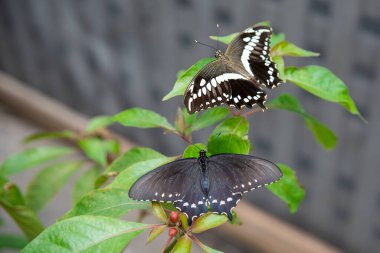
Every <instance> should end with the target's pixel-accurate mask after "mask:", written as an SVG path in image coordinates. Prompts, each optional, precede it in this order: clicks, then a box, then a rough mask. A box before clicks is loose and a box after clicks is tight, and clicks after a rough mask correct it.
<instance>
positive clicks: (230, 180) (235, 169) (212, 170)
mask: <svg viewBox="0 0 380 253" xmlns="http://www.w3.org/2000/svg"><path fill="white" fill-rule="evenodd" d="M208 173H209V178H210V192H209V201H210V211H211V212H215V213H219V214H221V213H224V214H226V215H227V216H228V217H229V218H230V219H231V218H232V213H231V211H232V209H233V208H234V207H235V206H236V205H237V202H239V200H240V199H241V198H242V195H243V193H246V192H249V191H252V190H254V189H257V188H260V187H262V186H265V185H268V184H271V183H273V182H275V181H277V180H279V179H280V178H281V177H282V173H281V171H280V169H279V168H278V167H277V166H276V165H275V164H274V163H272V162H270V161H267V160H265V159H261V158H257V157H254V156H250V155H238V154H220V155H214V156H211V157H210V158H209V162H208Z"/></svg>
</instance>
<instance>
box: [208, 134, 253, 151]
mask: <svg viewBox="0 0 380 253" xmlns="http://www.w3.org/2000/svg"><path fill="white" fill-rule="evenodd" d="M207 150H208V152H210V153H211V154H213V155H215V154H223V153H226V154H249V152H250V150H251V144H250V143H249V140H248V137H243V138H242V137H240V136H238V135H235V134H230V135H221V136H220V137H218V138H210V139H209V141H208V144H207Z"/></svg>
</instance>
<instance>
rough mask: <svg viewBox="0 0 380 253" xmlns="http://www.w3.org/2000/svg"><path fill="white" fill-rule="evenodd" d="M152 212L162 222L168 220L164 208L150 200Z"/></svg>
mask: <svg viewBox="0 0 380 253" xmlns="http://www.w3.org/2000/svg"><path fill="white" fill-rule="evenodd" d="M152 210H153V214H154V215H155V216H156V217H157V218H159V219H160V220H161V221H162V222H167V221H168V216H167V215H166V213H165V210H164V209H163V208H162V206H161V204H160V203H159V202H152Z"/></svg>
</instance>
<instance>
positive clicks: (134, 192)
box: [129, 150, 282, 225]
mask: <svg viewBox="0 0 380 253" xmlns="http://www.w3.org/2000/svg"><path fill="white" fill-rule="evenodd" d="M281 177H282V172H281V170H280V169H279V168H278V167H277V165H275V164H274V163H272V162H270V161H267V160H265V159H262V158H258V157H254V156H250V155H239V154H218V155H213V156H210V157H207V156H206V151H205V150H201V151H200V152H199V157H198V158H185V159H180V160H177V161H174V162H171V163H168V164H164V165H162V166H160V167H158V168H156V169H155V170H153V171H151V172H148V173H147V174H145V175H144V176H142V177H141V178H139V179H138V180H137V181H136V182H135V183H134V184H133V185H132V187H131V188H130V190H129V196H130V197H131V198H132V199H134V200H140V201H160V202H171V203H174V206H175V207H176V208H177V209H178V210H179V211H181V212H183V213H184V214H186V216H187V217H188V223H189V225H191V223H192V222H193V220H194V219H195V218H197V217H199V216H201V215H203V214H205V213H207V212H208V211H211V212H213V213H217V214H224V215H227V217H228V218H229V219H230V220H232V213H231V211H232V209H233V208H234V207H235V206H236V205H237V203H238V202H239V200H240V199H241V198H242V195H243V193H245V192H249V191H252V190H254V189H257V188H260V187H262V186H265V185H268V184H271V183H273V182H275V181H277V180H279V179H280V178H281Z"/></svg>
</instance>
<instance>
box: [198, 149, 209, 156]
mask: <svg viewBox="0 0 380 253" xmlns="http://www.w3.org/2000/svg"><path fill="white" fill-rule="evenodd" d="M205 157H207V156H206V150H201V151H199V158H205Z"/></svg>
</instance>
